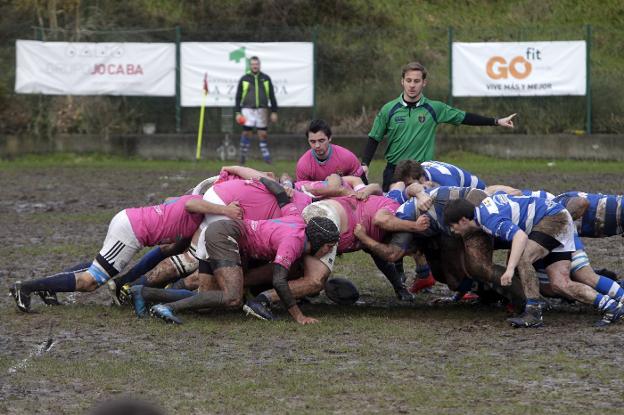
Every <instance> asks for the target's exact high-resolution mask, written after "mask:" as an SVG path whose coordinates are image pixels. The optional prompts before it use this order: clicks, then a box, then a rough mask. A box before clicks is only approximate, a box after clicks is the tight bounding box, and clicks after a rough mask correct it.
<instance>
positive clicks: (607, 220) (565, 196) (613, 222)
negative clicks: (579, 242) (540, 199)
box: [555, 192, 624, 238]
mask: <svg viewBox="0 0 624 415" xmlns="http://www.w3.org/2000/svg"><path fill="white" fill-rule="evenodd" d="M573 197H582V198H584V199H587V200H588V201H589V208H587V210H586V211H585V214H584V215H583V217H582V218H581V219H580V220H579V221H576V227H577V230H578V233H579V235H580V236H584V237H587V238H602V237H604V236H613V235H619V234H621V233H624V196H621V195H620V196H618V195H603V194H601V193H585V192H566V193H562V194H560V195H559V196H557V197H556V198H555V201H556V202H558V203H561V204H562V205H563V206H567V204H568V202H569V201H570V199H572V198H573Z"/></svg>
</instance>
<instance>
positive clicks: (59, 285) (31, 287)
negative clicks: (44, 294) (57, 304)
mask: <svg viewBox="0 0 624 415" xmlns="http://www.w3.org/2000/svg"><path fill="white" fill-rule="evenodd" d="M22 289H24V290H25V291H27V292H33V291H52V292H55V293H59V292H72V291H76V274H74V273H73V272H60V273H58V274H55V275H52V276H50V277H46V278H39V279H37V280H32V281H26V282H23V283H22Z"/></svg>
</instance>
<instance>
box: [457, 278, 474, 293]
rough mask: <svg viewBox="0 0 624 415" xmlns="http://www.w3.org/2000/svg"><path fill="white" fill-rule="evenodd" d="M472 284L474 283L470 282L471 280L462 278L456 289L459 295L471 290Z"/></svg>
mask: <svg viewBox="0 0 624 415" xmlns="http://www.w3.org/2000/svg"><path fill="white" fill-rule="evenodd" d="M473 282H474V281H473V280H472V278H467V277H464V278H462V280H461V281H460V283H459V287H457V291H459V292H461V293H467V292H468V291H470V290H472V283H473Z"/></svg>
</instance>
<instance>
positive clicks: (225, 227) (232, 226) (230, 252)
mask: <svg viewBox="0 0 624 415" xmlns="http://www.w3.org/2000/svg"><path fill="white" fill-rule="evenodd" d="M242 234H243V223H242V222H241V221H239V220H219V221H216V222H213V223H211V224H210V225H208V227H207V228H206V245H205V247H206V253H207V254H208V261H209V262H210V265H211V267H212V269H213V270H215V269H218V268H220V267H224V266H229V267H232V266H241V256H240V250H239V247H238V241H239V240H240V238H241V236H242Z"/></svg>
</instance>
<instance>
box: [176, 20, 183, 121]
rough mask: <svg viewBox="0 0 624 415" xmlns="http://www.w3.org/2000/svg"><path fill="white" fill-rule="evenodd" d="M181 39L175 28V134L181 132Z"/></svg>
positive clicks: (180, 33) (180, 34)
mask: <svg viewBox="0 0 624 415" xmlns="http://www.w3.org/2000/svg"><path fill="white" fill-rule="evenodd" d="M181 38H182V30H181V29H180V26H176V28H175V43H176V75H175V77H176V81H175V82H176V101H175V102H176V103H175V106H176V108H175V121H176V133H179V132H180V131H182V107H181V106H180V39H181Z"/></svg>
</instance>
